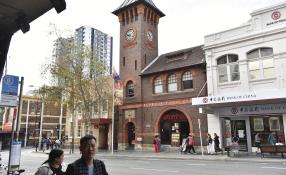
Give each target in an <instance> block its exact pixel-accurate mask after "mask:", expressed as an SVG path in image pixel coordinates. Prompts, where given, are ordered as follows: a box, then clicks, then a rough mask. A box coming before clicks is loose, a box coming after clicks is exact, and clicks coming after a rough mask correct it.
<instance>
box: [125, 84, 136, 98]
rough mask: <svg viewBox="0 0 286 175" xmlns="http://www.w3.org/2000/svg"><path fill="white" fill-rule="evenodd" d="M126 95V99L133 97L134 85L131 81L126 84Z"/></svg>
mask: <svg viewBox="0 0 286 175" xmlns="http://www.w3.org/2000/svg"><path fill="white" fill-rule="evenodd" d="M126 95H127V97H133V96H134V84H133V82H132V81H129V82H128V83H127V88H126Z"/></svg>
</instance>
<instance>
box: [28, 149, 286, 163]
mask: <svg viewBox="0 0 286 175" xmlns="http://www.w3.org/2000/svg"><path fill="white" fill-rule="evenodd" d="M32 153H36V154H49V151H46V152H42V151H38V152H36V151H33V152H32ZM75 154H79V152H75V153H73V154H69V152H68V151H65V155H75ZM141 154H143V153H141ZM146 154H150V152H146ZM177 155H178V156H174V155H140V154H138V153H136V152H127V153H125V154H121V153H119V154H118V153H116V152H115V154H113V155H112V154H111V153H110V152H102V153H101V152H97V153H96V157H99V158H103V159H110V158H112V159H130V160H136V159H140V160H144V159H162V160H204V161H233V162H258V163H286V159H285V158H276V157H275V158H260V156H259V157H228V156H227V155H204V156H201V155H186V156H181V155H180V154H177Z"/></svg>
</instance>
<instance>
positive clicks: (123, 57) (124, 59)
mask: <svg viewBox="0 0 286 175" xmlns="http://www.w3.org/2000/svg"><path fill="white" fill-rule="evenodd" d="M122 62H123V63H122V64H123V66H125V57H123V61H122Z"/></svg>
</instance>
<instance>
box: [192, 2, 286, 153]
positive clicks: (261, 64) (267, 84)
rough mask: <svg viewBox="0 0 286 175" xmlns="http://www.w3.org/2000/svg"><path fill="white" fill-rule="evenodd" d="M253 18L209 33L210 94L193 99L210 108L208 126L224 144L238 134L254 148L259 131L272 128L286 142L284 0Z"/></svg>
mask: <svg viewBox="0 0 286 175" xmlns="http://www.w3.org/2000/svg"><path fill="white" fill-rule="evenodd" d="M250 15H251V19H250V20H249V21H248V22H247V23H245V24H243V25H241V26H239V27H237V28H233V29H230V30H227V31H223V32H219V33H215V34H211V35H207V36H205V47H204V50H205V56H206V62H207V83H208V96H206V97H198V98H194V99H193V100H192V103H193V105H198V106H200V107H201V108H202V109H203V110H202V111H204V112H206V113H208V132H209V133H211V134H212V135H213V133H217V134H218V135H219V136H220V140H221V147H224V146H226V145H229V144H230V142H231V141H232V139H233V138H234V137H237V138H239V144H240V150H241V151H247V152H253V151H255V150H256V148H255V138H254V137H255V134H256V133H260V136H261V139H262V141H261V142H262V144H267V138H268V135H269V133H271V132H275V134H276V138H277V142H281V143H283V144H285V135H286V3H280V4H277V5H274V6H271V7H267V8H264V9H260V10H256V11H254V12H253V13H251V14H250Z"/></svg>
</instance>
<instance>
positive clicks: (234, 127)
mask: <svg viewBox="0 0 286 175" xmlns="http://www.w3.org/2000/svg"><path fill="white" fill-rule="evenodd" d="M231 134H232V138H233V141H235V140H238V144H239V150H240V151H248V149H247V135H246V124H245V120H232V121H231Z"/></svg>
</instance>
